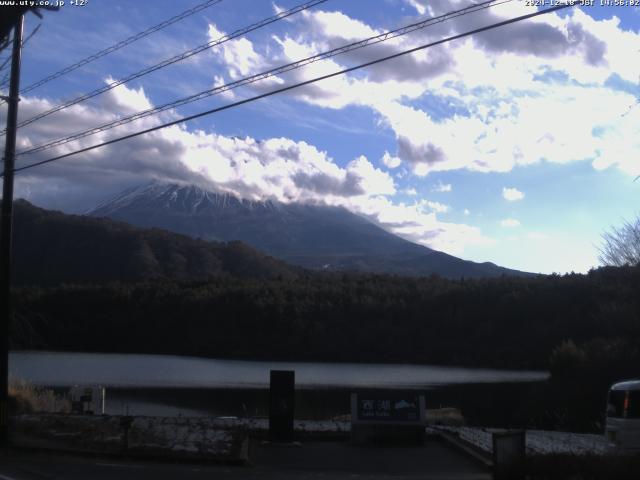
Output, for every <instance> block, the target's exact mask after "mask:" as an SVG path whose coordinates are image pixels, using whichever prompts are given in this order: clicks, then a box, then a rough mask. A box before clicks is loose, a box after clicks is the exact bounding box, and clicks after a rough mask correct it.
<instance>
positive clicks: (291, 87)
mask: <svg viewBox="0 0 640 480" xmlns="http://www.w3.org/2000/svg"><path fill="white" fill-rule="evenodd" d="M575 5H576V3H567V4H562V5H557V6H554V7H551V8H548V9H546V10H539V11H537V12H533V13H529V14H527V15H521V16H519V17H515V18H511V19H509V20H504V21H502V22H497V23H493V24H491V25H487V26H485V27H480V28H476V29H474V30H471V31H468V32H464V33H460V34H457V35H453V36H451V37H447V38H444V39H441V40H437V41H435V42H431V43H427V44H424V45H421V46H418V47H414V48H411V49H409V50H404V51H402V52H398V53H394V54H393V55H388V56H386V57H382V58H379V59H376V60H372V61H370V62H366V63H362V64H360V65H356V66H354V67H349V68H345V69H343V70H339V71H337V72H333V73H329V74H326V75H322V76H320V77H316V78H313V79H311V80H306V81H304V82H299V83H295V84H293V85H289V86H286V87H282V88H279V89H276V90H272V91H270V92H267V93H263V94H261V95H256V96H254V97H250V98H246V99H244V100H239V101H237V102H234V103H230V104H228V105H223V106H222V107H217V108H213V109H211V110H206V111H204V112H200V113H196V114H194V115H189V116H187V117H183V118H181V119H179V120H174V121H171V122H168V123H164V124H162V125H157V126H155V127H151V128H147V129H145V130H141V131H139V132H135V133H130V134H128V135H124V136H122V137H117V138H114V139H111V140H107V141H105V142H102V143H98V144H96V145H92V146H90V147H85V148H82V149H79V150H75V151H73V152H69V153H65V154H63V155H58V156H56V157H52V158H48V159H46V160H41V161H39V162H35V163H32V164H30V165H26V166H24V167H19V168H15V169H14V172H20V171H23V170H28V169H30V168H34V167H37V166H40V165H44V164H47V163H51V162H55V161H58V160H62V159H63V158H68V157H71V156H73V155H78V154H80V153H85V152H89V151H91V150H95V149H97V148H101V147H105V146H107V145H112V144H114V143H118V142H121V141H123V140H128V139H130V138H134V137H138V136H140V135H144V134H147V133H151V132H155V131H157V130H161V129H164V128H168V127H172V126H174V125H179V124H181V123H184V122H187V121H190V120H195V119H196V118H200V117H204V116H207V115H212V114H214V113H218V112H222V111H224V110H229V109H231V108H234V107H238V106H240V105H244V104H247V103H251V102H254V101H256V100H260V99H263V98H267V97H270V96H272V95H276V94H278V93H283V92H287V91H289V90H294V89H296V88H300V87H304V86H306V85H310V84H312V83H316V82H319V81H321V80H327V79H329V78H333V77H337V76H339V75H344V74H346V73H350V72H353V71H355V70H359V69H362V68H366V67H370V66H372V65H376V64H379V63H382V62H386V61H388V60H392V59H394V58H398V57H402V56H404V55H408V54H411V53H415V52H418V51H420V50H425V49H427V48H431V47H434V46H436V45H441V44H443V43H447V42H451V41H453V40H458V39H460V38H464V37H468V36H471V35H476V34H478V33H481V32H485V31H488V30H493V29H496V28H499V27H503V26H506V25H510V24H512V23H516V22H521V21H523V20H528V19H530V18H533V17H537V16H539V15H544V14H547V13H551V12H555V11H558V10H562V9H565V8H568V7H573V6H575Z"/></svg>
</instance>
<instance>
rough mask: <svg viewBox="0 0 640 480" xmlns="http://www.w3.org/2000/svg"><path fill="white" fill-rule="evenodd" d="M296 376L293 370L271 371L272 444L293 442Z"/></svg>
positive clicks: (270, 416)
mask: <svg viewBox="0 0 640 480" xmlns="http://www.w3.org/2000/svg"><path fill="white" fill-rule="evenodd" d="M295 375H296V372H295V371H293V370H271V378H270V388H269V440H271V441H272V442H293V416H294V405H295V391H294V388H295V382H296V380H295Z"/></svg>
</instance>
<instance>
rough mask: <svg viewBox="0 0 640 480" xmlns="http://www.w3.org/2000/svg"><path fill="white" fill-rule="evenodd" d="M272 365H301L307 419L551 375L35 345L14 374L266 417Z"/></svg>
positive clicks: (489, 391) (490, 395)
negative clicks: (359, 398) (360, 401)
mask: <svg viewBox="0 0 640 480" xmlns="http://www.w3.org/2000/svg"><path fill="white" fill-rule="evenodd" d="M272 369H273V370H295V375H296V388H297V389H298V391H299V393H298V394H297V402H296V403H297V412H300V414H301V416H303V417H305V418H328V417H332V416H335V415H339V414H344V413H348V411H349V401H348V398H349V393H350V392H351V391H353V390H361V389H414V390H423V391H430V394H429V397H430V398H432V399H433V401H432V402H431V403H433V404H435V405H431V406H435V407H437V406H440V405H446V406H461V405H462V403H464V402H466V401H468V399H469V398H474V399H475V401H474V403H473V405H477V404H478V400H479V399H481V398H482V397H483V395H484V397H486V403H487V404H489V405H491V404H494V403H495V400H496V399H498V398H499V399H503V397H508V396H510V395H512V393H509V394H507V395H505V394H504V393H499V394H496V392H497V390H496V388H498V386H500V387H499V388H501V389H504V388H507V389H509V391H510V392H514V391H518V392H521V391H525V390H526V388H527V385H529V384H532V383H534V382H541V381H543V380H545V379H546V378H547V376H548V374H547V373H546V372H539V371H513V370H492V369H477V368H462V367H441V366H429V365H392V364H356V363H312V362H308V363H307V362H265V361H238V360H219V359H208V358H196V357H179V356H171V355H134V354H100V353H62V352H31V351H26V352H12V353H10V355H9V372H10V376H11V377H12V378H16V379H23V380H26V381H28V382H30V383H32V384H34V385H38V386H48V387H57V388H58V389H61V390H64V389H65V388H66V387H69V386H72V385H102V386H104V387H107V413H112V414H123V413H129V414H132V415H235V416H241V415H252V416H263V415H266V413H267V407H268V386H269V371H270V370H272ZM505 386H506V387H505ZM470 389H471V390H470ZM518 395H521V394H520V393H519V394H518ZM507 399H508V398H507ZM512 400H513V399H512ZM512 400H511V401H512ZM461 402H462V403H461ZM428 403H430V402H428ZM458 403H459V404H460V405H458Z"/></svg>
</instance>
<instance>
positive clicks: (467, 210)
mask: <svg viewBox="0 0 640 480" xmlns="http://www.w3.org/2000/svg"><path fill="white" fill-rule="evenodd" d="M464 214H465V216H467V217H468V216H469V215H471V212H470V211H469V209H468V208H465V209H464Z"/></svg>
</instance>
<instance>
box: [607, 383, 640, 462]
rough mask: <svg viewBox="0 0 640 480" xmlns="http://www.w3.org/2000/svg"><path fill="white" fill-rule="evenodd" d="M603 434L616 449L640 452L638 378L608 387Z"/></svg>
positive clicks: (639, 387) (639, 388)
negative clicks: (605, 424) (605, 423)
mask: <svg viewBox="0 0 640 480" xmlns="http://www.w3.org/2000/svg"><path fill="white" fill-rule="evenodd" d="M605 435H606V438H607V440H608V441H609V443H610V445H611V446H612V447H613V448H615V449H616V450H619V451H625V452H627V451H628V452H640V380H629V381H627V382H620V383H616V384H614V385H612V386H611V388H610V389H609V398H608V400H607V427H606V431H605Z"/></svg>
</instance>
